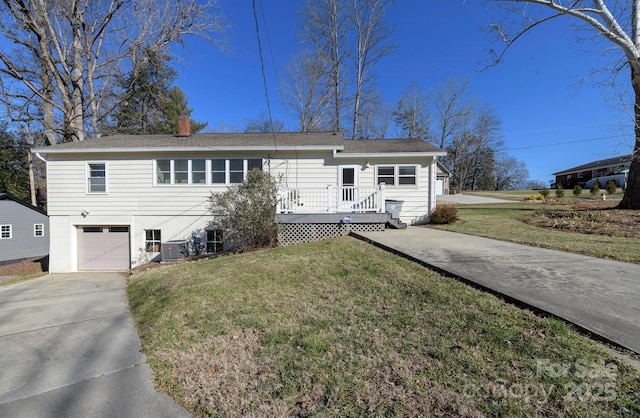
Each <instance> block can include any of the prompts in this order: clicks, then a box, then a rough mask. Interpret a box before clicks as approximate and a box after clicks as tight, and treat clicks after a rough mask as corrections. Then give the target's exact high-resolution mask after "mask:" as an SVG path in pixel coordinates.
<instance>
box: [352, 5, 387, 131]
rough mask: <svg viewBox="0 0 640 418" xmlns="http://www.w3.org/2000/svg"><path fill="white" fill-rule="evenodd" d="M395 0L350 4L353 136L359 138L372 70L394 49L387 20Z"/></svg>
mask: <svg viewBox="0 0 640 418" xmlns="http://www.w3.org/2000/svg"><path fill="white" fill-rule="evenodd" d="M392 2H393V0H351V6H352V9H353V11H352V13H353V22H354V23H353V24H354V30H355V38H356V41H355V54H354V57H353V61H354V64H355V91H354V94H353V115H352V117H353V119H352V125H353V133H352V135H351V138H353V139H357V138H358V127H359V125H358V118H359V117H360V116H361V113H362V108H363V102H364V101H365V98H366V97H367V96H366V94H365V89H366V87H367V84H370V83H371V81H372V74H371V68H372V67H373V66H374V65H375V64H376V63H378V62H379V61H380V60H381V59H382V58H384V57H386V56H387V55H389V54H390V53H391V52H392V51H393V50H394V49H395V45H393V44H392V43H391V42H390V41H389V39H390V38H391V34H392V32H393V28H392V27H391V25H390V24H389V23H388V22H387V21H386V20H385V19H384V17H385V13H386V11H387V8H388V7H389V5H390V4H391V3H392Z"/></svg>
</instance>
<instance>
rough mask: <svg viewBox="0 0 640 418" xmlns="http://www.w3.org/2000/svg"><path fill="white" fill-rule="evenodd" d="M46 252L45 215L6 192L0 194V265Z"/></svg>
mask: <svg viewBox="0 0 640 418" xmlns="http://www.w3.org/2000/svg"><path fill="white" fill-rule="evenodd" d="M48 254H49V217H48V216H47V214H46V212H44V211H43V210H42V209H40V208H37V207H34V206H31V205H30V204H28V203H26V202H23V201H22V200H20V199H18V198H17V197H15V196H13V195H12V194H10V193H0V265H4V264H11V263H14V262H18V261H22V260H37V259H39V258H43V257H45V256H47V255H48Z"/></svg>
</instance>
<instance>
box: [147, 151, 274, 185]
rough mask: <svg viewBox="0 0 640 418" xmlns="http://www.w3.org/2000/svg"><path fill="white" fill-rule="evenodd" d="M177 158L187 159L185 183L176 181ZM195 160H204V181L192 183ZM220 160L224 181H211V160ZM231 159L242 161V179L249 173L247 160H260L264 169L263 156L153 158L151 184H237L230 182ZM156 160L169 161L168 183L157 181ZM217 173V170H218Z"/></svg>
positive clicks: (244, 179) (245, 178)
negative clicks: (222, 165) (222, 166)
mask: <svg viewBox="0 0 640 418" xmlns="http://www.w3.org/2000/svg"><path fill="white" fill-rule="evenodd" d="M178 160H186V161H187V167H188V172H187V176H188V178H187V180H188V182H187V183H176V176H175V174H176V172H175V162H176V161H178ZM195 160H203V161H204V162H205V170H206V171H205V181H206V182H205V183H194V182H193V161H195ZM216 160H221V161H224V167H225V169H224V183H214V182H213V161H216ZM231 160H239V161H242V181H243V182H244V181H246V180H247V175H248V174H249V161H250V160H257V161H260V166H261V167H262V169H264V165H265V161H266V160H265V159H264V158H247V157H238V158H227V157H224V158H154V159H153V185H154V186H159V187H167V186H201V187H202V186H228V185H231V184H237V183H232V182H231ZM158 161H169V170H170V173H169V182H168V183H158ZM218 173H219V171H218Z"/></svg>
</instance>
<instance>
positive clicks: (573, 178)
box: [553, 155, 631, 189]
mask: <svg viewBox="0 0 640 418" xmlns="http://www.w3.org/2000/svg"><path fill="white" fill-rule="evenodd" d="M630 165H631V155H622V156H620V157H615V158H606V159H603V160H596V161H591V162H590V163H587V164H582V165H579V166H577V167H572V168H568V169H566V170H562V171H558V172H557V173H553V175H554V176H555V177H556V184H562V186H563V187H564V188H565V189H569V188H573V187H574V186H575V185H576V184H579V185H581V186H583V185H584V184H585V183H586V182H587V181H589V180H591V179H592V178H595V177H603V176H609V175H612V174H616V172H617V171H618V170H620V169H624V168H629V166H630Z"/></svg>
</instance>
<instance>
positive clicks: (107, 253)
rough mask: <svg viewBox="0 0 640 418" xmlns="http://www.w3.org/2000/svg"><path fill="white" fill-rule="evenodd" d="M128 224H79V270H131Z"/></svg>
mask: <svg viewBox="0 0 640 418" xmlns="http://www.w3.org/2000/svg"><path fill="white" fill-rule="evenodd" d="M129 267H130V263H129V227H128V226H79V227H78V270H80V271H124V270H129Z"/></svg>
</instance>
